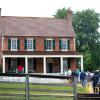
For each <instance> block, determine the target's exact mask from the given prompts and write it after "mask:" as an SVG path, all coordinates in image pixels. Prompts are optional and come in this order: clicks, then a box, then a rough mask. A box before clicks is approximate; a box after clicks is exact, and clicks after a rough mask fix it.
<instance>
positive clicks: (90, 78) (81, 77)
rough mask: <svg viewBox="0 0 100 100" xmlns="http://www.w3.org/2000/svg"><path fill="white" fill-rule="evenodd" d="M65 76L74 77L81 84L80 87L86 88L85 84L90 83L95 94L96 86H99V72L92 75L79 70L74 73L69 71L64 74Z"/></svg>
mask: <svg viewBox="0 0 100 100" xmlns="http://www.w3.org/2000/svg"><path fill="white" fill-rule="evenodd" d="M65 75H67V76H70V75H71V76H76V77H77V79H78V82H81V84H82V86H83V87H84V86H86V84H87V83H92V86H93V91H94V92H96V87H97V85H99V86H100V71H99V70H96V71H95V72H94V73H91V72H89V71H87V72H85V71H82V72H80V71H79V69H77V70H75V71H71V70H70V69H69V70H68V71H67V72H65Z"/></svg>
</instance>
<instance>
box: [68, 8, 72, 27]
mask: <svg viewBox="0 0 100 100" xmlns="http://www.w3.org/2000/svg"><path fill="white" fill-rule="evenodd" d="M72 13H73V12H72V11H71V9H70V8H68V10H67V25H68V26H72Z"/></svg>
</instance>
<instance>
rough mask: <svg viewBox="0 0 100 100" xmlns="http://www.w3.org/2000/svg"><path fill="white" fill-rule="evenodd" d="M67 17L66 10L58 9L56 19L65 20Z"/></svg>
mask: <svg viewBox="0 0 100 100" xmlns="http://www.w3.org/2000/svg"><path fill="white" fill-rule="evenodd" d="M66 15H67V9H66V8H62V9H58V10H57V12H56V14H55V15H53V16H54V17H55V18H61V19H63V18H65V17H66Z"/></svg>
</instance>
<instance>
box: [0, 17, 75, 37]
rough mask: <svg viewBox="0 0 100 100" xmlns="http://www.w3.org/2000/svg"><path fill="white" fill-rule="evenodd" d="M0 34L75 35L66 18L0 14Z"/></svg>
mask: <svg viewBox="0 0 100 100" xmlns="http://www.w3.org/2000/svg"><path fill="white" fill-rule="evenodd" d="M0 34H2V35H5V36H50V37H53V36H55V37H75V34H74V30H73V27H72V26H68V25H67V21H66V19H56V18H43V17H11V16H0Z"/></svg>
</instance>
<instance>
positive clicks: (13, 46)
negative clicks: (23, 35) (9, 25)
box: [11, 38, 17, 51]
mask: <svg viewBox="0 0 100 100" xmlns="http://www.w3.org/2000/svg"><path fill="white" fill-rule="evenodd" d="M11 50H12V51H16V50H17V38H11Z"/></svg>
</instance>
